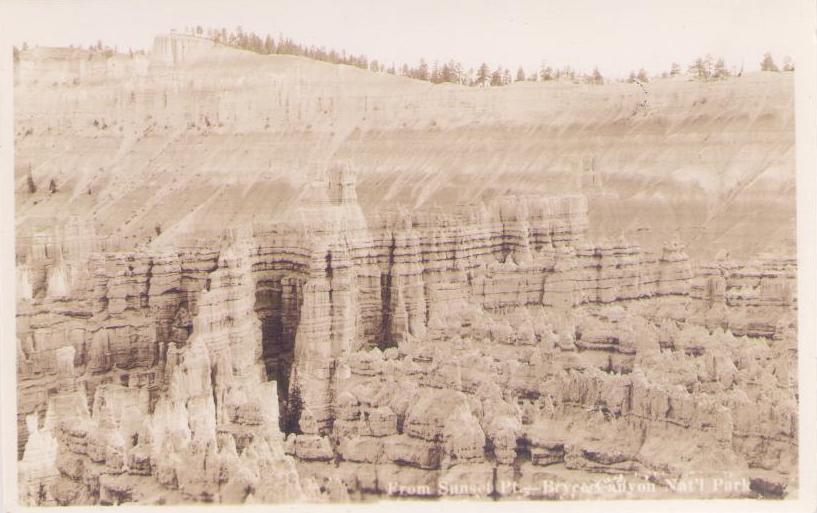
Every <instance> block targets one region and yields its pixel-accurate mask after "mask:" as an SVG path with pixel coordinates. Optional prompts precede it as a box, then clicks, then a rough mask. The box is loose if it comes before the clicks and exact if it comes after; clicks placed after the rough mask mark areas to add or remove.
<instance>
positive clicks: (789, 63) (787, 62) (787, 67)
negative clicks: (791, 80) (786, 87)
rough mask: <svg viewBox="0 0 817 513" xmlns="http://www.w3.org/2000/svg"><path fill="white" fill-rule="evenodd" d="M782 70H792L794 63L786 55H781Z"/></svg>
mask: <svg viewBox="0 0 817 513" xmlns="http://www.w3.org/2000/svg"><path fill="white" fill-rule="evenodd" d="M783 71H794V63H793V62H792V60H791V57H789V56H788V55H787V56H785V57H783Z"/></svg>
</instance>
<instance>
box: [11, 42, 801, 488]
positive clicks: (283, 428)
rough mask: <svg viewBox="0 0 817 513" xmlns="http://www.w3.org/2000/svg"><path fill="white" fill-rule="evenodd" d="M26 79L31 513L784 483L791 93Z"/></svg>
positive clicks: (161, 52)
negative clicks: (583, 487) (603, 483)
mask: <svg viewBox="0 0 817 513" xmlns="http://www.w3.org/2000/svg"><path fill="white" fill-rule="evenodd" d="M15 80H16V87H15V119H16V141H15V144H16V156H17V161H16V177H17V190H16V196H15V198H16V207H17V235H18V236H17V270H16V283H17V381H18V419H17V420H18V431H19V438H18V467H19V475H18V477H19V483H20V495H21V500H22V501H23V502H25V503H28V504H116V503H123V502H140V503H152V504H160V503H180V502H186V501H202V502H221V503H239V502H281V501H298V500H310V501H320V500H347V499H358V498H362V497H365V496H370V495H378V496H398V495H399V496H405V495H412V496H428V495H444V496H450V495H471V496H490V497H503V498H518V497H520V489H527V490H528V491H530V490H533V492H531V493H529V494H528V496H533V497H538V498H577V497H576V496H575V495H572V493H571V492H570V491H571V490H575V489H576V488H575V487H573V486H572V485H574V484H580V483H586V482H587V481H588V480H592V479H601V480H604V476H610V477H611V478H612V477H615V479H613V480H612V481H610V482H607V485H610V486H612V488H604V487H602V488H604V489H605V490H607V492H599V491H593V490H589V491H586V492H583V495H581V497H598V496H599V494H601V496H602V497H623V496H625V497H626V496H628V495H627V493H628V492H627V490H640V489H643V488H639V487H643V486H650V487H653V488H654V489H653V490H651V491H650V493H651V494H652V495H650V496H651V497H661V496H662V495H666V496H678V494H681V495H684V496H707V497H711V496H713V495H714V496H730V495H737V496H789V497H791V496H794V495H795V494H796V492H797V474H796V471H797V374H796V368H797V365H796V361H797V330H796V313H797V291H796V288H795V282H796V260H795V259H794V258H793V255H794V254H795V253H794V250H793V239H794V200H793V193H794V159H793V147H794V129H793V114H792V113H793V109H792V94H791V93H792V91H791V89H792V85H791V78H790V76H788V75H786V74H748V75H747V76H744V77H741V78H739V79H733V80H729V81H723V82H718V83H705V84H703V83H696V82H687V81H683V80H659V81H656V82H654V83H651V84H649V88H648V89H649V91H648V101H647V103H646V104H643V103H642V102H643V101H644V96H643V94H644V93H643V91H642V90H641V89H640V88H638V89H636V88H633V87H631V85H625V84H609V85H605V86H602V87H593V86H585V85H581V84H573V83H566V82H558V83H556V82H554V83H549V84H515V85H513V86H510V87H505V88H493V89H479V88H477V89H467V88H460V87H456V86H447V85H441V86H434V85H431V84H427V83H420V82H416V81H411V80H408V79H403V78H399V77H394V76H390V75H383V74H375V73H368V72H364V71H362V70H358V69H356V68H350V67H347V66H332V65H329V64H325V63H319V62H313V61H309V60H306V59H301V58H296V57H287V56H268V57H263V56H259V55H254V54H250V53H246V52H240V51H236V50H234V49H230V48H226V47H222V46H219V45H214V44H213V43H212V42H209V41H206V40H202V39H200V38H195V37H185V36H179V35H170V36H164V37H160V38H157V40H156V43H155V45H154V48H153V50H152V52H151V54H150V55H149V56H147V57H145V56H135V57H134V58H133V59H131V58H127V57H123V56H116V57H114V58H111V59H102V58H99V57H94V56H90V57H89V56H88V55H87V54H84V53H82V52H79V51H67V50H65V51H58V50H54V49H35V50H31V51H29V52H23V53H22V54H21V61H20V65H19V67H18V68H17V69H16V75H15ZM639 105H642V107H638V106H639ZM643 105H646V108H643ZM29 177H30V179H29ZM51 180H53V181H54V184H53V187H51V183H50V181H51ZM32 184H33V187H32ZM724 250H728V252H727V251H724ZM765 250H768V251H772V250H773V251H774V253H764V251H765ZM704 470H705V471H706V473H702V471H704ZM701 477H703V478H712V479H710V480H709V481H707V482H714V480H717V479H721V480H724V479H726V480H727V481H729V482H731V483H744V482H745V483H746V486H745V487H743V486H733V487H731V488H729V489H726V488H721V489H715V490H701V489H700V488H699V487H697V486H696V485H692V484H690V483H691V482H694V480H695V479H696V478H701ZM543 482H550V483H553V484H554V485H557V484H562V485H565V486H564V487H559V486H553V487H551V488H546V489H544V488H541V487H540V485H541V483H543ZM684 483H686V484H684ZM631 486H634V487H635V488H630V487H631ZM610 490H614V491H610ZM633 493H634V492H633ZM641 496H643V494H642V495H641Z"/></svg>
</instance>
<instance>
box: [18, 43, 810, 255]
mask: <svg viewBox="0 0 817 513" xmlns="http://www.w3.org/2000/svg"><path fill="white" fill-rule="evenodd" d="M174 48H175V49H176V50H173V49H174ZM47 51H50V50H49V49H33V50H30V51H28V52H22V53H21V57H20V63H19V65H18V66H17V68H16V69H17V71H16V82H15V83H16V87H15V100H14V101H15V120H16V126H15V133H16V174H15V176H16V178H17V182H16V183H17V189H16V190H17V195H16V208H17V212H18V217H19V219H20V220H21V221H20V222H21V225H22V227H26V228H27V227H29V226H30V224H31V223H34V222H35V221H36V220H38V219H40V220H43V221H44V222H48V223H49V224H61V223H62V222H64V221H65V220H66V219H67V218H68V217H69V216H71V215H79V216H81V217H83V218H87V219H88V220H89V222H92V223H93V224H94V225H95V226H96V229H97V231H98V233H99V236H100V237H104V238H106V239H109V240H110V244H118V245H119V246H121V247H124V248H128V247H130V246H132V245H133V244H136V243H142V242H146V241H147V240H148V239H154V240H155V239H156V238H157V231H160V232H161V233H162V234H165V239H169V242H172V241H173V240H175V238H177V237H181V236H189V237H194V238H195V237H207V236H210V235H212V234H213V233H212V232H215V233H218V232H220V231H223V230H226V229H229V228H230V227H231V226H234V225H238V224H245V223H250V222H253V221H260V220H261V218H262V217H263V219H264V220H265V221H279V220H280V217H281V216H282V215H283V214H284V212H286V211H287V209H288V208H289V207H291V206H292V205H294V204H296V203H297V201H298V198H297V192H298V191H300V190H302V188H303V186H304V185H305V184H308V183H309V182H310V181H311V180H312V179H313V177H314V176H315V174H316V173H319V172H321V170H323V169H325V168H326V167H327V166H328V165H329V163H330V162H331V161H333V160H336V159H341V160H348V161H350V162H351V163H352V164H353V165H354V167H355V169H357V171H358V183H359V185H360V191H359V196H360V198H359V199H360V203H361V208H362V209H363V211H364V214H365V215H366V216H367V217H371V216H376V215H377V213H378V212H379V210H380V208H381V207H383V206H388V205H395V204H401V205H403V206H404V207H406V208H408V209H409V210H412V209H416V208H420V207H423V208H434V207H435V206H436V207H440V208H450V207H453V206H455V205H457V204H458V203H462V202H472V201H474V200H475V199H480V200H483V201H487V200H491V199H492V198H494V197H496V196H497V195H502V194H524V193H538V194H562V193H568V194H575V193H578V194H583V195H584V196H585V197H586V198H587V199H588V205H589V210H588V211H589V219H590V225H589V226H590V230H591V234H592V235H593V236H594V238H600V237H604V236H612V237H618V236H620V235H626V237H627V238H628V239H630V240H633V241H634V242H637V243H639V244H640V245H642V246H644V247H646V246H649V245H652V244H654V241H656V240H662V238H663V237H662V236H661V234H673V235H674V234H677V235H678V237H679V239H680V240H681V242H683V243H684V244H685V246H686V247H687V251H688V252H689V254H690V255H691V256H693V258H698V257H701V258H712V257H714V255H715V253H717V249H716V248H719V247H729V248H730V249H731V251H732V252H733V255H735V256H737V257H738V258H751V257H752V256H756V255H757V254H758V253H760V252H762V251H766V250H775V249H778V248H782V249H785V250H786V251H789V250H791V251H793V247H794V236H795V235H794V233H795V232H794V225H793V223H791V222H790V220H791V218H792V217H793V216H794V205H795V202H794V183H795V163H794V121H793V120H794V116H793V112H794V109H793V81H792V77H791V74H789V73H745V74H743V76H741V77H737V78H732V79H730V80H723V81H713V82H698V81H692V80H688V79H687V78H684V77H676V78H672V79H656V80H655V81H653V82H650V83H649V84H647V85H646V86H645V87H646V89H647V93H646V95H645V92H644V91H643V90H642V89H641V88H640V87H638V86H637V85H635V84H626V83H609V84H605V85H603V86H592V85H588V84H583V83H581V84H580V83H573V82H571V81H566V80H565V81H552V82H547V83H542V82H539V83H527V82H524V83H515V84H512V85H510V86H508V87H497V88H468V87H463V86H456V85H453V84H439V85H434V84H430V83H427V82H421V81H415V80H410V79H407V78H404V77H396V76H393V75H390V74H384V73H372V72H368V71H364V70H361V69H358V68H354V67H350V66H344V65H332V64H328V63H323V62H316V61H312V60H309V59H305V58H300V57H294V56H286V55H270V56H262V55H257V54H252V53H249V52H244V51H240V50H236V49H232V48H227V47H223V46H219V45H215V46H214V45H213V44H212V42H208V41H206V40H201V39H200V38H195V37H185V36H181V35H168V36H163V37H159V38H157V40H156V42H155V44H154V50H153V53H152V54H151V55H150V56H149V57H142V56H136V57H134V59H133V60H132V62H133V66H132V67H133V70H132V71H128V72H127V73H125V72H123V73H119V72H117V73H114V72H106V73H103V74H101V75H99V76H98V77H97V76H96V75H94V77H92V78H90V77H89V78H87V79H86V78H83V77H80V78H79V79H78V80H79V82H78V83H76V84H74V83H72V82H69V83H68V84H63V83H62V82H59V83H57V84H54V83H53V81H47V80H44V79H39V80H38V79H37V77H38V76H39V75H38V74H47V73H50V71H49V70H50V69H51V67H53V66H54V65H55V64H52V63H54V62H61V63H65V65H66V66H68V65H70V66H73V65H75V64H76V63H80V62H84V61H83V59H84V57H83V56H79V55H78V56H73V55H66V56H63V57H62V60H54V59H50V58H46V57H44V56H43V55H42V54H43V53H46V52H47ZM174 51H175V53H174ZM173 55H176V57H175V58H174V57H173ZM182 56H184V57H182ZM137 57H138V58H137ZM123 59H124V60H126V61H128V62H131V61H130V60H129V58H128V57H127V56H116V57H113V58H111V60H110V62H119V61H120V60H123ZM139 59H144V60H145V63H146V64H139V65H137V64H136V62H137V61H139ZM174 59H176V60H174ZM86 60H87V59H86ZM139 62H142V61H139ZM170 63H173V64H172V65H171V64H170ZM76 65H77V66H79V64H76ZM137 68H138V69H137ZM142 68H144V69H142ZM128 69H130V68H128ZM645 101H646V108H642V107H639V105H641V104H642V102H645ZM56 155H59V158H53V157H54V156H56ZM29 174H30V175H31V176H32V180H33V182H34V184H35V186H36V189H37V191H36V192H34V193H32V192H29V187H28V176H29ZM52 179H53V180H54V181H55V185H56V189H57V190H56V191H55V192H54V193H50V192H49V190H48V189H49V184H50V181H51V180H52ZM262 211H263V216H261V214H260V213H261V212H262ZM157 227H158V228H159V230H157ZM652 249H655V250H660V244H659V245H658V247H656V248H652Z"/></svg>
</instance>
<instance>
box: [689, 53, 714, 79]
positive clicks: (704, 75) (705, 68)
mask: <svg viewBox="0 0 817 513" xmlns="http://www.w3.org/2000/svg"><path fill="white" fill-rule="evenodd" d="M689 73H690V74H692V76H694V77H695V78H697V79H698V80H709V77H710V71H709V65H708V64H707V61H706V59H702V58H701V57H698V58H697V59H695V62H693V63H692V64H690V66H689Z"/></svg>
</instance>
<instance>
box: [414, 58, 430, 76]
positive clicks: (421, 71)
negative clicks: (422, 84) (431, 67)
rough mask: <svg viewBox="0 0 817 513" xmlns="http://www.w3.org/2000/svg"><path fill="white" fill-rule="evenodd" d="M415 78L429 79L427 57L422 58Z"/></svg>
mask: <svg viewBox="0 0 817 513" xmlns="http://www.w3.org/2000/svg"><path fill="white" fill-rule="evenodd" d="M414 78H417V79H419V80H428V64H426V61H425V59H420V65H419V66H418V67H417V76H416V77H414Z"/></svg>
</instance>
